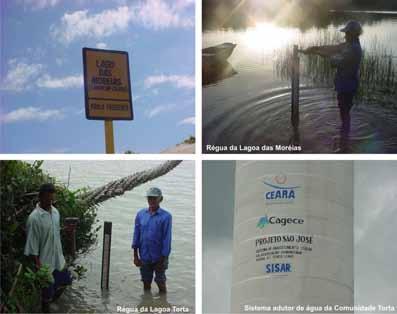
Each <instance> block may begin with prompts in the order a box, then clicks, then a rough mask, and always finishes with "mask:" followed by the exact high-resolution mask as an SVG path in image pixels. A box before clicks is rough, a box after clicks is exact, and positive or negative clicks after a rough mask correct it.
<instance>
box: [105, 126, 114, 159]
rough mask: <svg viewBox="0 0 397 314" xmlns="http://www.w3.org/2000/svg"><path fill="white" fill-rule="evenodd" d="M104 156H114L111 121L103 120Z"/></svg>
mask: <svg viewBox="0 0 397 314" xmlns="http://www.w3.org/2000/svg"><path fill="white" fill-rule="evenodd" d="M105 143H106V154H114V136H113V121H112V120H105Z"/></svg>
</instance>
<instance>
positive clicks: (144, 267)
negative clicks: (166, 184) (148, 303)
mask: <svg viewBox="0 0 397 314" xmlns="http://www.w3.org/2000/svg"><path fill="white" fill-rule="evenodd" d="M146 197H147V201H148V204H149V207H148V208H143V209H141V210H140V211H139V212H138V214H137V215H136V218H135V227H134V237H133V241H132V249H133V250H134V257H133V263H134V264H135V266H137V267H139V269H140V272H141V277H142V282H143V289H144V290H150V289H151V285H152V280H153V274H155V278H154V281H155V282H156V284H157V286H158V288H159V292H160V293H166V292H167V287H166V276H165V271H166V269H167V268H168V256H169V255H170V253H171V228H172V216H171V214H170V213H169V212H167V211H166V210H165V209H163V208H161V207H160V203H161V202H162V200H163V195H162V192H161V190H160V189H159V188H156V187H153V188H150V189H149V190H148V191H147V193H146Z"/></svg>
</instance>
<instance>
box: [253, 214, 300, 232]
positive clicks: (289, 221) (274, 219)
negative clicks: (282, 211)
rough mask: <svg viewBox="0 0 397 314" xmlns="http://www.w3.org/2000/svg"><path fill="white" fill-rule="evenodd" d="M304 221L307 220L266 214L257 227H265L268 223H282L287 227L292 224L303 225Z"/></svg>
mask: <svg viewBox="0 0 397 314" xmlns="http://www.w3.org/2000/svg"><path fill="white" fill-rule="evenodd" d="M304 222H305V220H304V219H302V218H291V217H275V216H271V217H267V215H266V216H263V217H261V218H259V221H258V223H257V224H256V227H257V228H260V229H263V228H264V227H265V226H266V225H268V224H271V225H281V226H283V227H285V226H286V225H290V224H293V225H303V223H304Z"/></svg>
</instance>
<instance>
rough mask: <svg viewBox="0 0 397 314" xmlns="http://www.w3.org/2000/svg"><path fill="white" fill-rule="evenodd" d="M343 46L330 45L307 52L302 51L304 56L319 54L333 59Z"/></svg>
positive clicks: (309, 49) (310, 49)
mask: <svg viewBox="0 0 397 314" xmlns="http://www.w3.org/2000/svg"><path fill="white" fill-rule="evenodd" d="M342 47H343V44H339V45H328V46H313V47H309V48H307V49H305V50H302V52H303V53H304V54H317V55H320V56H322V57H331V56H333V55H335V54H337V53H338V52H340V50H341V49H342Z"/></svg>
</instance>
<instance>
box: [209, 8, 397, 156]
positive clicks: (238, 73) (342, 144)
mask: <svg viewBox="0 0 397 314" xmlns="http://www.w3.org/2000/svg"><path fill="white" fill-rule="evenodd" d="M334 14H335V15H334V17H333V21H332V23H330V24H329V25H328V26H326V27H325V28H320V27H316V26H313V27H311V28H306V29H305V30H301V29H299V28H294V27H287V26H284V27H281V26H277V25H275V24H273V23H270V22H266V21H264V22H258V23H257V25H256V26H255V27H250V28H246V29H237V30H236V29H234V30H233V29H224V30H210V31H205V32H204V34H203V47H204V48H205V47H210V46H213V45H217V44H220V43H223V42H233V43H236V44H237V47H236V48H235V50H234V52H233V54H232V56H231V57H230V58H229V60H228V61H229V63H230V65H231V66H232V67H233V70H234V71H235V74H234V75H233V76H229V77H227V78H225V79H223V80H217V81H214V82H212V84H206V85H205V86H204V87H203V152H210V153H211V152H214V151H213V149H214V147H213V146H217V147H223V146H226V147H229V145H241V146H242V149H244V147H245V146H258V147H261V148H262V147H263V146H265V148H269V147H270V148H273V150H271V149H266V151H263V150H261V151H259V152H260V153H264V152H265V153H272V152H273V153H274V152H276V153H283V152H291V150H288V149H284V150H277V151H276V145H283V147H284V148H285V147H287V148H288V147H297V148H299V147H300V150H295V151H294V152H304V153H333V152H345V153H396V152H397V129H396V128H395V127H394V126H395V125H396V124H397V105H396V100H395V97H390V98H389V99H388V98H387V97H386V99H382V103H381V102H380V101H379V102H377V100H376V99H375V101H371V102H369V101H366V100H356V102H355V106H354V107H353V109H352V131H351V134H350V136H349V137H348V138H344V137H341V135H340V119H339V110H338V107H337V100H336V93H335V92H334V90H333V87H331V86H313V85H307V84H306V83H305V78H304V77H303V78H301V80H302V84H301V86H302V87H301V92H300V98H301V101H300V125H299V129H295V130H294V129H293V128H292V127H291V123H290V110H291V108H290V104H291V99H290V98H291V96H290V92H291V90H290V82H289V80H286V79H283V78H281V77H280V76H279V75H277V73H276V71H275V63H276V61H277V59H278V58H279V57H280V53H282V52H283V51H285V49H286V48H287V47H290V46H291V45H293V44H298V43H300V44H301V46H303V48H304V47H305V46H309V45H310V44H312V43H315V42H317V41H319V40H321V37H322V36H323V34H324V32H330V33H335V32H337V30H338V29H340V28H342V27H343V26H344V24H345V23H346V22H347V21H348V20H350V19H352V18H356V19H358V20H360V21H361V22H362V24H363V27H364V35H363V36H362V38H361V42H362V46H363V48H364V49H366V50H367V51H370V50H371V49H373V48H374V46H376V45H378V46H379V45H381V46H382V47H385V48H386V49H387V51H388V53H392V54H394V55H396V56H397V15H396V14H388V13H387V12H386V13H385V12H377V13H376V14H373V12H366V13H363V12H350V13H349V14H340V13H338V14H337V13H334ZM302 58H305V57H304V56H302ZM394 60H395V62H397V58H396V59H394ZM208 145H212V147H209V146H208ZM221 152H228V153H230V151H221ZM234 152H235V153H239V152H246V151H234ZM254 152H258V151H254Z"/></svg>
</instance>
